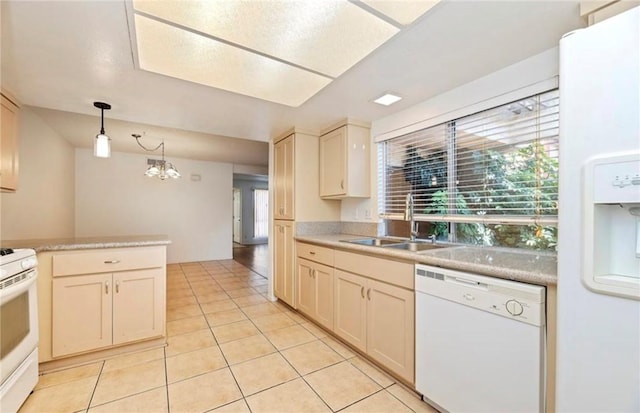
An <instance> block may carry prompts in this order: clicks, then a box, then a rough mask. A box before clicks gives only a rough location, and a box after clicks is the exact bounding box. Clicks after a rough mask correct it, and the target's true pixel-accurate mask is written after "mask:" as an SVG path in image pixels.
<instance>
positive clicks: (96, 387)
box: [86, 360, 105, 412]
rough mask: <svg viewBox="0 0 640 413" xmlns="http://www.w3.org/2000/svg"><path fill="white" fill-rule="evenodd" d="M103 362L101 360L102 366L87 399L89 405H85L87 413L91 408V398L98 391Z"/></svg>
mask: <svg viewBox="0 0 640 413" xmlns="http://www.w3.org/2000/svg"><path fill="white" fill-rule="evenodd" d="M104 362H105V361H104V360H102V366H100V372H99V373H98V377H97V378H96V384H95V385H94V386H93V391H92V392H91V397H90V398H89V404H88V405H87V409H86V411H87V412H88V411H89V409H90V408H91V402H92V401H93V396H95V394H96V390H97V389H98V383H99V382H100V376H102V370H104Z"/></svg>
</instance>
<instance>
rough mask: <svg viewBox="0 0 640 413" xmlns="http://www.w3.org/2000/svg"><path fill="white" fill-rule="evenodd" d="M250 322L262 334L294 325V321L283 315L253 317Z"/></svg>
mask: <svg viewBox="0 0 640 413" xmlns="http://www.w3.org/2000/svg"><path fill="white" fill-rule="evenodd" d="M252 321H253V323H254V324H255V325H256V326H257V327H258V328H259V329H260V331H262V332H265V331H270V330H277V329H279V328H284V327H289V326H293V325H295V324H296V322H295V321H293V320H292V319H291V318H289V317H287V316H286V315H285V314H284V313H278V314H271V315H265V316H262V317H255V318H253V319H252Z"/></svg>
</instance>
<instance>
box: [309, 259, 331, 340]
mask: <svg viewBox="0 0 640 413" xmlns="http://www.w3.org/2000/svg"><path fill="white" fill-rule="evenodd" d="M313 281H314V284H315V316H314V317H315V320H316V321H317V322H318V323H320V324H322V325H323V326H324V327H326V328H328V329H329V330H331V331H333V268H331V267H328V266H326V265H322V264H315V272H314V273H313Z"/></svg>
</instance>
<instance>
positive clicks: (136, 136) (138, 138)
mask: <svg viewBox="0 0 640 413" xmlns="http://www.w3.org/2000/svg"><path fill="white" fill-rule="evenodd" d="M131 136H133V137H134V138H136V143H137V144H138V146H140V147H141V148H142V149H144V150H145V151H147V152H155V151H157V150H158V149H160V148H162V153H163V156H164V141H162V142H160V143H159V144H158V146H156V147H155V148H153V149H149V148H147V147H146V146H144V145H143V144H142V143H140V135H137V134H132V135H131Z"/></svg>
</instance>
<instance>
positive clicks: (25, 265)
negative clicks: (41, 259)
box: [20, 258, 36, 270]
mask: <svg viewBox="0 0 640 413" xmlns="http://www.w3.org/2000/svg"><path fill="white" fill-rule="evenodd" d="M35 261H36V260H34V259H33V258H27V259H26V260H22V262H20V265H21V266H22V269H23V270H27V269H29V268H32V267H34V266H35V264H36V263H35Z"/></svg>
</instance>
